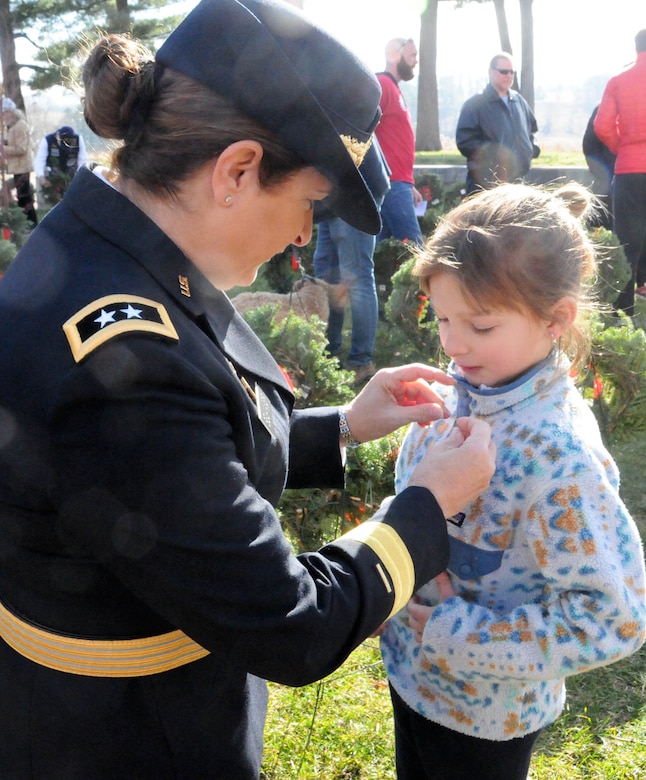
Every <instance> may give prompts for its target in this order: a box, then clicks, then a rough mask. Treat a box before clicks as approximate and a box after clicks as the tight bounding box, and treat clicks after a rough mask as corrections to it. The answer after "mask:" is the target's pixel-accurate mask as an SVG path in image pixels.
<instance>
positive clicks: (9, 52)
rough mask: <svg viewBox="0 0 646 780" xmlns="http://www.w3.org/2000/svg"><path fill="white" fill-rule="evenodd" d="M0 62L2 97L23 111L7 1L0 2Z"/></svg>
mask: <svg viewBox="0 0 646 780" xmlns="http://www.w3.org/2000/svg"><path fill="white" fill-rule="evenodd" d="M0 61H1V62H2V97H10V98H11V99H12V100H13V102H14V103H15V104H16V106H17V107H18V108H19V109H21V111H24V110H25V100H24V98H23V96H22V89H21V85H20V68H19V66H18V63H17V62H16V42H15V40H14V37H13V19H12V18H11V12H10V11H9V0H0Z"/></svg>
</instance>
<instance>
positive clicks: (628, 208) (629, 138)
mask: <svg viewBox="0 0 646 780" xmlns="http://www.w3.org/2000/svg"><path fill="white" fill-rule="evenodd" d="M635 49H636V51H637V60H636V62H635V63H634V64H633V65H632V66H631V67H630V68H628V70H625V71H624V72H623V73H620V74H619V75H617V76H614V77H613V78H611V79H610V81H609V82H608V84H607V85H606V88H605V91H604V93H603V97H602V99H601V103H600V105H599V110H598V112H597V116H596V117H595V120H594V132H595V133H596V134H597V136H598V138H599V139H600V140H601V141H602V142H603V143H604V144H605V145H606V146H607V147H608V148H609V149H610V150H611V151H612V152H614V153H615V154H616V155H617V159H616V161H615V183H614V192H613V215H614V224H615V232H616V234H617V237H618V238H619V240H620V241H621V243H622V244H623V246H624V250H625V252H626V257H627V259H628V262H629V263H630V267H631V269H632V275H631V278H630V280H629V282H628V284H627V285H626V287H625V288H624V289H623V290H622V291H621V293H620V294H619V297H618V298H617V300H616V302H615V308H616V309H622V310H623V311H625V312H626V314H628V315H629V316H632V315H633V314H634V311H635V283H636V284H637V293H638V294H639V295H644V296H646V251H644V252H642V247H646V30H640V31H639V32H638V33H637V35H636V36H635ZM642 255H643V256H642Z"/></svg>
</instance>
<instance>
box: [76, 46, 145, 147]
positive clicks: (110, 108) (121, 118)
mask: <svg viewBox="0 0 646 780" xmlns="http://www.w3.org/2000/svg"><path fill="white" fill-rule="evenodd" d="M152 62H153V56H152V54H151V53H150V51H149V50H148V49H147V48H146V47H145V46H143V45H142V44H141V43H139V42H138V41H135V40H134V39H132V38H129V37H128V36H126V35H105V36H103V37H102V38H101V39H100V40H99V41H98V42H97V43H96V44H95V45H94V47H93V48H92V50H91V51H90V53H89V55H88V57H87V59H86V61H85V64H84V66H83V72H82V79H83V87H84V91H85V97H84V114H85V121H86V122H87V124H88V126H89V127H90V129H91V130H92V131H93V132H95V133H96V134H97V135H99V136H101V137H102V138H112V139H122V138H124V137H125V136H126V135H127V133H128V128H129V126H130V124H131V112H132V108H133V106H134V105H135V103H136V101H137V99H138V97H139V94H140V92H141V90H142V88H143V87H144V82H145V81H146V79H147V76H148V74H151V75H152V70H153V69H152V68H151V67H150V63H152Z"/></svg>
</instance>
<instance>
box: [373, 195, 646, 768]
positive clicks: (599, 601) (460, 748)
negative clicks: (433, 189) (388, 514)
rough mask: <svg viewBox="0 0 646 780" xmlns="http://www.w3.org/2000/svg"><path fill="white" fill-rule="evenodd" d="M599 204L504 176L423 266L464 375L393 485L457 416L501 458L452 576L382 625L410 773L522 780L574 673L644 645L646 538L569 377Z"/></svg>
mask: <svg viewBox="0 0 646 780" xmlns="http://www.w3.org/2000/svg"><path fill="white" fill-rule="evenodd" d="M589 205H590V202H589V198H588V195H587V192H586V191H585V190H584V189H583V188H581V187H578V186H576V185H568V186H566V187H563V188H561V189H560V190H559V191H558V192H556V193H555V194H554V195H551V194H548V193H547V192H544V191H540V190H538V189H534V188H532V187H528V186H525V185H514V184H512V185H503V186H500V187H498V188H496V189H492V190H489V191H487V192H483V193H482V194H480V195H477V196H476V197H474V198H472V199H469V200H467V201H465V202H464V203H462V204H461V205H460V206H458V207H457V208H456V209H454V210H453V211H452V212H451V213H450V214H448V216H447V217H446V219H445V220H444V221H443V223H442V224H441V225H440V226H439V227H438V229H437V231H436V232H435V234H434V235H433V237H432V238H431V239H430V241H429V242H428V244H427V245H426V247H425V248H424V249H423V250H421V253H420V256H419V257H418V260H417V263H416V267H415V271H416V274H417V275H418V276H419V278H420V283H421V287H422V288H423V289H424V290H425V291H426V292H427V293H428V296H429V300H430V304H431V305H432V307H433V309H434V311H435V313H436V315H437V319H438V322H439V328H440V339H441V341H442V346H443V348H444V350H445V352H446V353H447V355H448V356H449V357H450V358H451V360H452V363H451V365H450V368H449V373H450V374H452V375H453V376H454V377H455V378H456V379H457V385H455V386H451V387H438V388H436V389H437V391H438V393H440V394H441V395H442V396H443V397H444V400H445V404H446V406H447V408H448V410H449V411H450V413H451V418H449V419H445V420H441V421H438V422H436V423H432V424H431V426H430V427H428V428H421V427H419V426H414V427H411V429H410V430H409V432H408V434H407V437H406V440H405V442H404V444H403V447H402V450H401V453H400V455H399V460H398V463H397V472H396V488H397V490H403V489H404V488H405V486H406V484H407V481H408V479H409V477H410V475H411V472H412V470H413V469H414V467H415V464H416V463H417V462H418V461H419V460H420V458H422V457H423V455H424V452H425V451H426V449H427V447H428V446H429V445H430V444H431V443H433V442H437V441H439V440H441V439H443V438H444V437H446V436H447V435H448V433H449V431H450V429H451V427H452V422H453V420H454V419H455V417H458V416H462V415H470V416H474V417H477V418H480V419H482V420H486V421H487V422H488V423H489V424H490V425H491V428H492V439H493V441H494V442H495V443H496V445H497V461H496V473H495V475H494V477H493V479H492V482H491V485H490V487H489V489H488V490H487V492H486V493H484V494H482V495H481V496H480V497H479V498H478V499H477V500H476V501H474V502H473V503H471V504H470V505H469V506H468V507H466V508H465V509H464V511H463V513H460V514H458V515H456V516H454V517H452V518H450V519H449V520H448V527H449V533H450V537H451V556H450V562H449V566H448V573H444V574H441V575H440V576H439V577H437V578H436V579H435V580H434V581H432V582H430V583H428V584H427V585H425V586H424V587H423V588H422V589H421V590H420V591H419V592H418V593H417V595H416V596H415V597H414V598H413V600H412V601H411V602H410V603H409V605H408V607H407V608H404V609H403V610H401V611H400V612H399V613H398V614H397V615H395V617H394V618H392V619H391V620H390V621H389V622H388V623H387V624H386V628H385V631H384V633H383V635H382V653H383V658H384V662H385V666H386V669H387V671H388V676H389V680H390V684H391V690H392V697H393V702H394V713H395V740H396V754H397V776H398V778H399V780H413V778H414V779H415V780H420V779H421V778H433V779H436V778H446V779H447V780H458V779H459V778H469V780H473V778H478V780H485V779H486V778H491V779H492V780H494V778H495V780H515V779H516V778H525V777H526V776H527V771H528V768H529V763H530V758H531V752H532V748H533V745H534V743H535V740H536V738H537V736H538V734H539V732H540V730H541V729H542V728H543V727H544V726H546V725H547V724H549V723H551V722H552V721H554V720H555V719H556V718H557V717H558V715H559V713H560V712H561V710H562V709H563V704H564V700H565V686H564V678H565V677H567V676H568V675H572V674H577V673H579V672H583V671H587V670H588V669H593V668H594V667H597V666H602V665H604V664H609V663H612V662H614V661H617V660H618V659H620V658H623V657H625V656H628V655H630V654H631V653H634V652H635V650H637V649H638V648H639V647H640V645H641V644H642V642H643V641H644V632H645V625H646V605H645V596H644V559H643V553H642V546H641V542H640V537H639V533H638V531H637V528H636V526H635V524H634V522H633V520H632V519H631V517H630V515H629V514H628V512H627V510H626V507H625V506H624V504H623V503H622V501H621V498H620V497H619V476H618V472H617V468H616V466H615V463H614V462H613V460H612V458H611V457H610V455H609V454H608V452H607V451H606V449H605V448H604V446H603V443H602V440H601V436H600V434H599V429H598V426H597V424H596V422H595V418H594V416H593V414H592V412H591V410H590V409H589V407H588V405H587V404H586V402H585V401H584V400H583V398H582V397H581V395H580V393H579V392H578V390H577V389H576V387H575V385H574V382H573V380H572V375H573V366H576V365H577V364H578V363H579V362H580V361H581V360H582V359H583V357H584V356H585V354H586V348H587V345H588V337H587V334H586V330H585V328H584V326H583V325H582V324H581V323H580V321H579V320H580V316H579V315H580V312H581V311H583V309H584V308H586V307H587V306H588V304H589V301H588V300H587V297H586V282H588V281H589V280H590V278H591V277H592V275H593V273H594V270H595V260H594V251H593V248H592V246H591V244H590V242H589V240H588V238H587V236H586V234H585V232H584V230H583V228H582V226H581V224H580V222H579V220H578V219H577V216H581V215H582V214H583V213H584V212H585V211H586V210H588V208H589ZM566 354H569V355H571V356H572V361H573V362H572V363H571V362H570V359H569V358H568V357H567V356H566ZM459 478H460V475H459V474H457V475H456V479H459Z"/></svg>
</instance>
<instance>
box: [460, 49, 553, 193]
mask: <svg viewBox="0 0 646 780" xmlns="http://www.w3.org/2000/svg"><path fill="white" fill-rule="evenodd" d="M514 75H515V71H514V65H513V61H512V58H511V55H510V54H507V53H506V52H502V53H501V54H496V56H495V57H494V58H493V59H492V60H491V63H490V65H489V84H487V86H486V87H485V88H484V90H483V91H482V92H480V93H478V94H477V95H473V97H470V98H469V99H468V100H467V101H466V102H465V104H464V105H463V106H462V110H461V111H460V117H459V118H458V127H457V130H456V134H455V140H456V143H457V145H458V149H459V150H460V152H462V154H463V155H464V156H465V157H466V158H467V182H466V184H467V194H470V193H472V192H475V191H476V190H478V189H488V188H489V187H492V186H494V185H495V184H498V183H499V182H504V181H515V180H517V179H522V178H523V177H524V176H525V175H526V174H527V171H528V170H529V167H530V165H531V161H532V159H533V158H535V157H538V155H539V154H540V151H541V150H540V149H539V148H538V146H536V144H535V143H534V134H535V133H536V132H538V125H537V124H536V118H535V117H534V113H533V111H532V109H531V108H530V106H529V104H528V103H527V101H526V100H525V98H524V97H523V96H522V95H520V94H519V93H518V92H516V91H515V90H513V89H512V88H511V85H512V84H513V81H514Z"/></svg>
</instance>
